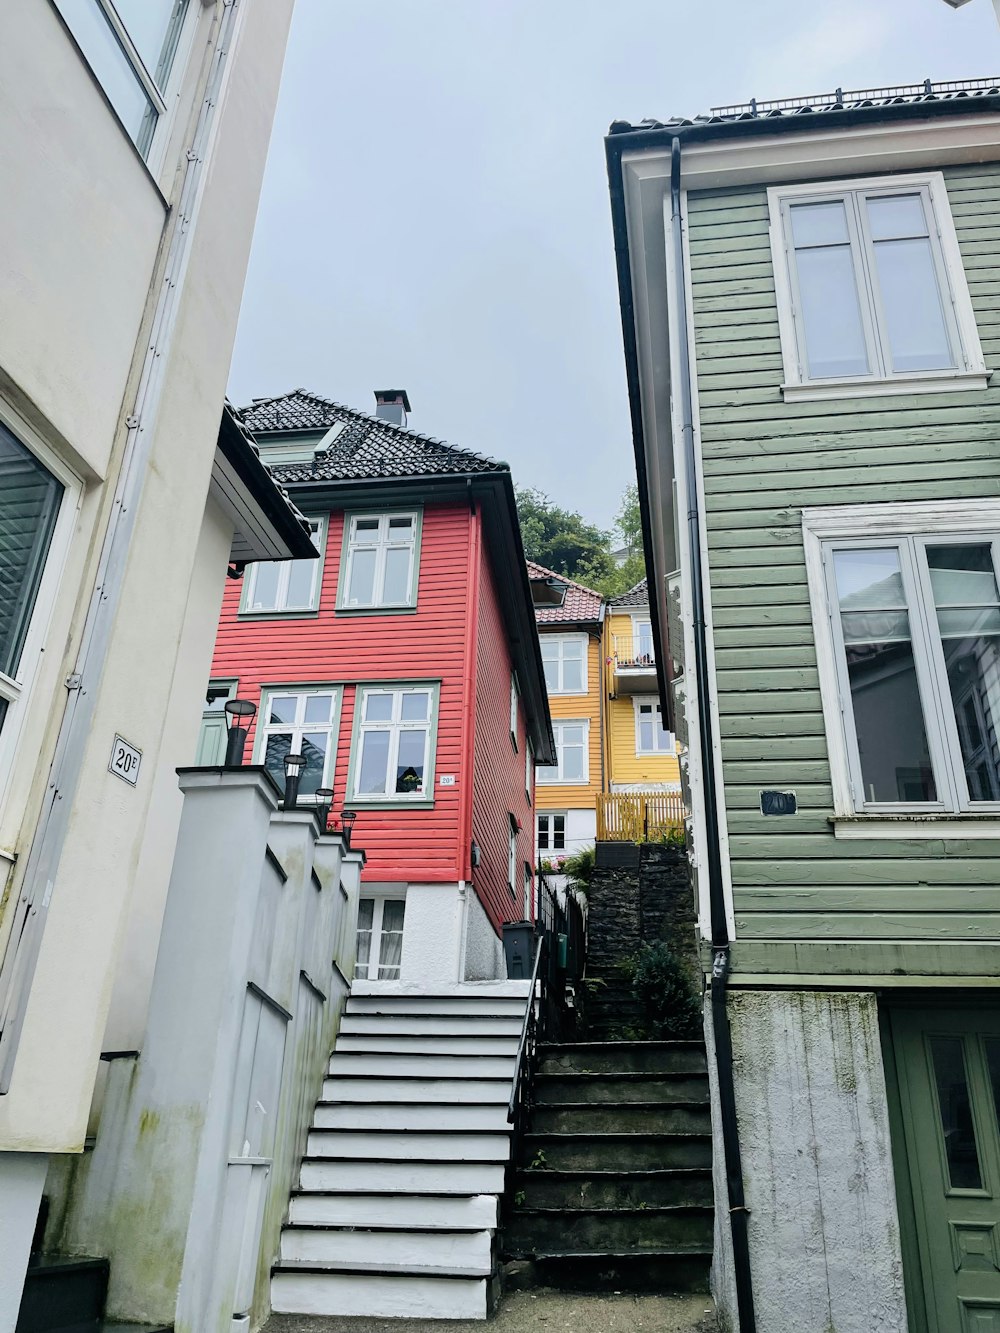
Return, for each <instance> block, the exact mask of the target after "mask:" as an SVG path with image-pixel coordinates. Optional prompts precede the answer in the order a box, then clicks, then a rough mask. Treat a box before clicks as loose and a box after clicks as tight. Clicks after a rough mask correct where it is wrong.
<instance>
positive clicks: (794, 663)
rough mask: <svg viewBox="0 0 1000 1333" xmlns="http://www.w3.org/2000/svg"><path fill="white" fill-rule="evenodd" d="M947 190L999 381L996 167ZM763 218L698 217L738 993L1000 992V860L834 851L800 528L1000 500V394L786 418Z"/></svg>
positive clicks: (866, 401) (716, 212) (981, 845)
mask: <svg viewBox="0 0 1000 1333" xmlns="http://www.w3.org/2000/svg"><path fill="white" fill-rule="evenodd" d="M945 176H946V181H947V184H948V191H949V197H950V199H951V200H952V204H953V216H954V219H955V225H956V230H957V232H958V236H959V245H960V249H961V252H962V257H963V262H964V263H965V264H966V268H967V272H968V275H969V283H970V294H971V296H972V301H973V308H974V310H975V313H976V319H977V323H978V326H979V329H980V336H981V338H982V342H983V351H984V355H985V356H986V358H987V364H988V365H989V366H991V367H992V366H997V368H998V370H1000V169H997V168H993V167H981V166H978V165H975V164H971V165H967V166H962V167H958V168H948V169H946V172H945ZM768 216H769V215H768V208H767V194H766V190H765V189H763V188H758V187H741V188H739V189H735V190H725V189H716V190H711V191H704V192H701V193H699V194H694V195H691V196H689V200H688V226H689V241H690V253H691V264H692V291H693V303H692V316H693V322H694V327H695V345H696V351H697V363H696V364H697V374H698V390H699V407H700V431H701V441H702V454H703V461H704V474H705V489H706V497H707V505H708V519H707V525H706V526H707V534H708V545H709V562H710V571H709V582H710V586H711V592H712V615H713V623H714V627H715V631H716V657H717V665H718V668H719V671H718V688H719V709H720V718H721V733H722V734H721V743H722V753H723V771H724V774H725V779H726V803H727V812H728V819H729V829H730V837H731V854H732V873H733V881H734V889H735V894H736V911H737V919H738V934H739V938H738V940H737V945H736V949H735V953H734V965H735V969H736V974H737V976H738V975H739V973H740V972H761V973H772V974H788V975H795V974H803V973H804V974H809V975H822V976H826V975H831V974H832V975H836V974H841V973H845V972H847V973H851V974H852V975H870V976H879V975H886V976H890V975H892V974H894V973H905V972H912V973H914V974H916V975H924V976H948V975H957V976H963V977H966V976H967V977H975V976H979V975H982V974H983V973H984V971H985V972H987V973H988V974H996V973H998V972H1000V952H998V951H997V948H996V947H987V946H984V945H983V944H981V943H979V942H978V941H981V940H985V939H995V938H998V937H1000V859H998V858H1000V841H994V840H991V839H966V840H961V841H958V840H948V841H944V840H941V839H931V840H923V839H907V838H906V837H905V836H901V837H900V838H898V839H887V840H865V841H850V840H845V839H836V838H834V837H833V833H832V829H831V826H830V823H829V820H830V816H831V815H832V812H833V803H832V792H831V789H830V783H829V776H830V775H829V766H828V762H827V754H826V733H825V724H824V719H823V714H822V700H821V698H820V694H819V687H818V677H817V674H816V670H815V646H814V642H813V635H812V612H811V608H810V606H809V601H808V589H807V584H806V574H805V565H804V557H803V549H802V534H801V510H802V508H803V506H806V505H820V504H840V503H843V504H847V503H858V502H860V503H864V502H867V501H884V500H899V501H906V500H928V499H940V498H963V497H976V496H983V497H986V496H996V495H1000V374H998V375H997V377H996V382H995V383H994V382H992V381H991V383H990V386H989V387H988V388H987V389H986V390H976V391H968V390H964V391H948V392H943V393H940V394H926V395H919V396H906V395H899V396H886V397H878V398H853V399H847V398H845V399H842V400H833V401H823V402H791V403H785V402H784V400H783V399H782V396H781V383H782V380H783V367H782V362H781V356H780V342H779V339H778V323H777V310H776V307H775V298H774V275H773V272H772V266H771V252H770V245H769V241H768ZM763 787H791V788H794V790H795V791H796V793H797V797H798V814H797V815H795V816H791V817H789V818H787V819H782V820H775V819H769V818H765V817H764V816H762V815H761V814H760V810H759V799H760V790H761V788H763ZM834 932H836V942H831V940H830V937H831V935H832V934H833V933H834ZM941 940H946V941H953V942H949V943H944V944H942V943H939V942H938V941H941Z"/></svg>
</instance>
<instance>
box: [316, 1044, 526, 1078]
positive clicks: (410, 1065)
mask: <svg viewBox="0 0 1000 1333" xmlns="http://www.w3.org/2000/svg"><path fill="white" fill-rule="evenodd" d="M516 1054H517V1052H516V1051H515V1052H514V1054H513V1055H509V1056H508V1055H421V1054H419V1053H418V1054H409V1053H405V1052H402V1051H343V1052H342V1051H334V1053H333V1055H332V1056H331V1057H330V1067H329V1072H330V1077H331V1078H341V1077H343V1075H345V1074H358V1075H361V1076H362V1077H364V1078H422V1079H427V1078H453V1079H483V1078H506V1079H513V1077H514V1064H515V1056H516Z"/></svg>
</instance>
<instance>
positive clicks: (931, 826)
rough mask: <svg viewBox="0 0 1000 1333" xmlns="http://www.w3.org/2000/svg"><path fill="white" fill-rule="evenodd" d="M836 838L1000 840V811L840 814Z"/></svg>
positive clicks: (836, 820)
mask: <svg viewBox="0 0 1000 1333" xmlns="http://www.w3.org/2000/svg"><path fill="white" fill-rule="evenodd" d="M830 824H831V825H832V827H833V836H834V837H835V838H896V839H900V840H902V841H907V840H908V839H910V838H960V839H962V840H963V841H967V840H968V839H970V838H998V839H1000V814H991V815H952V814H948V815H836V816H834V818H833V819H831V820H830Z"/></svg>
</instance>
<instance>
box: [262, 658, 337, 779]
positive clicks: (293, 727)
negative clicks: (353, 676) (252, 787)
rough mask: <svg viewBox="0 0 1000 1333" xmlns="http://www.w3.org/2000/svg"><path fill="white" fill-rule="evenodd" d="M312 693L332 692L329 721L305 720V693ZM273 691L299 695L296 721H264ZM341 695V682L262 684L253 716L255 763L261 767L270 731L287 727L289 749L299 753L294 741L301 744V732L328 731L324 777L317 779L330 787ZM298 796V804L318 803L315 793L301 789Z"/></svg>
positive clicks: (280, 693)
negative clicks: (334, 683) (255, 717)
mask: <svg viewBox="0 0 1000 1333" xmlns="http://www.w3.org/2000/svg"><path fill="white" fill-rule="evenodd" d="M314 694H331V695H333V703H332V706H331V708H330V721H329V723H327V724H324V723H321V722H306V721H305V720H304V714H305V700H306V698H307V697H309V696H311V695H314ZM276 695H294V696H295V697H296V698H298V700H299V702H298V704H296V706H295V716H296V721H295V722H270V723H268V722H265V720H264V719H265V718H266V717H267V714H268V709H269V707H270V704H271V700H272V699H273V698H274V697H275V696H276ZM343 695H344V689H343V686H342V685H328V684H327V685H324V684H312V683H310V684H308V685H264V686H262V688H261V692H260V712H259V714H258V716H257V719H256V720H257V727H256V730H255V732H254V741H253V753H254V763H255V764H260V765H261V766H262V767H263V765H264V763H265V759H266V754H267V738H268V736H269V735H270V734H271V733H272V732H289V731H290V732H291V733H292V750H291V753H292V754H301V752H302V751H301V748H299V749H296V748H295V747H296V745H298V746H299V747H301V744H302V733H303V732H305V731H327V732H329V735H330V744H329V745H328V746H327V749H326V760H325V762H324V764H323V781H322V782H321V783H320V786H322V787H332V786H333V781H332V778H333V774H334V771H335V768H336V764H337V748H338V742H339V737H340V709H341V703H342V701H343ZM300 716H301V717H303V720H302V721H299V720H298V719H299V717H300ZM296 737H298V739H296ZM275 781H277V782H279V785H280V780H279V779H278V778H277V777H276V778H275ZM298 800H299V804H300V805H318V804H319V799H318V797H316V796H314V795H313V794H312V793H308V794H305V793H304V794H303V795H301V796H300V797H299V798H298Z"/></svg>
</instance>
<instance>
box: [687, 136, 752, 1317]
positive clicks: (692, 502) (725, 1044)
mask: <svg viewBox="0 0 1000 1333" xmlns="http://www.w3.org/2000/svg"><path fill="white" fill-rule="evenodd" d="M670 240H671V245H672V247H673V259H674V267H673V271H674V286H675V291H674V308H675V310H676V311H677V338H678V350H679V360H680V374H679V377H678V378H679V380H680V383H679V385H678V391H679V394H680V415H681V437H682V438H681V444H682V450H681V452H682V456H683V466H684V480H685V486H686V490H687V537H688V562H689V565H690V569H691V608H692V620H693V622H694V672H695V686H696V689H697V694H698V719H697V723H698V743H699V747H700V749H701V755H702V765H703V771H704V774H705V781H704V784H703V785H704V799H705V826H706V828H705V832H706V837H705V853H706V860H707V869H708V896H709V910H710V916H711V929H712V981H711V1001H712V1033H713V1035H714V1038H715V1064H716V1070H717V1074H718V1087H719V1106H720V1111H721V1119H722V1148H723V1155H724V1159H725V1166H726V1186H727V1191H728V1196H729V1223H730V1229H731V1231H732V1238H733V1269H734V1273H735V1278H736V1309H737V1313H738V1315H739V1321H740V1333H756V1329H757V1320H756V1315H755V1313H754V1303H753V1283H752V1277H751V1271H750V1243H749V1236H748V1228H747V1224H748V1216H749V1215H748V1212H747V1206H746V1200H745V1198H744V1194H743V1163H742V1159H741V1154H740V1136H739V1122H738V1120H737V1116H736V1086H735V1083H734V1081H733V1041H732V1032H731V1030H730V1027H729V1014H728V1011H727V1008H726V991H727V986H728V982H729V963H730V957H729V955H730V948H731V945H732V941H731V940H730V938H729V926H728V923H727V921H726V903H725V896H724V893H723V886H722V852H721V848H720V845H719V804H718V791H717V788H716V779H715V768H714V761H713V754H714V737H713V734H712V716H711V712H710V710H709V706H708V700H709V671H708V650H707V632H706V627H705V585H704V570H703V568H702V560H701V515H700V514H699V512H698V475H697V465H696V458H695V446H694V408H693V404H692V400H691V349H690V347H689V345H688V325H687V287H686V283H685V265H684V242H683V224H682V219H681V141H680V139H678V138H677V137H676V136H675V138H674V140H673V142H672V144H671V146H670Z"/></svg>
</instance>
